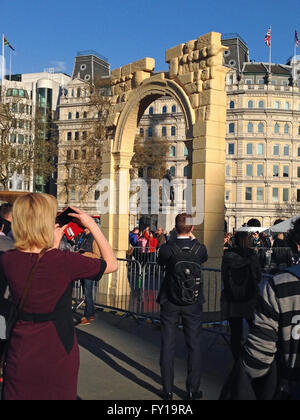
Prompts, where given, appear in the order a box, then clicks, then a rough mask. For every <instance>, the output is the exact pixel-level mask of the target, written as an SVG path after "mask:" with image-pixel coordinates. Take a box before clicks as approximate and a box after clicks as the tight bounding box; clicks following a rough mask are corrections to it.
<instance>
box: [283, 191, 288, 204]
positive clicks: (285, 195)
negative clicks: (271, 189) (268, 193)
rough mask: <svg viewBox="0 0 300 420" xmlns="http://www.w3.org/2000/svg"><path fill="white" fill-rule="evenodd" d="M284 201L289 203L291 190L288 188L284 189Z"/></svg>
mask: <svg viewBox="0 0 300 420" xmlns="http://www.w3.org/2000/svg"><path fill="white" fill-rule="evenodd" d="M282 201H284V202H285V203H286V202H287V201H289V189H288V188H283V189H282Z"/></svg>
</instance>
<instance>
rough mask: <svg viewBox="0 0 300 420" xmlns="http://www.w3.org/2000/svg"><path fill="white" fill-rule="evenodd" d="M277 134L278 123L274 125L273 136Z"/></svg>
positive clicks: (278, 130)
mask: <svg viewBox="0 0 300 420" xmlns="http://www.w3.org/2000/svg"><path fill="white" fill-rule="evenodd" d="M279 132H280V126H279V124H278V123H276V124H275V125H274V133H275V134H279Z"/></svg>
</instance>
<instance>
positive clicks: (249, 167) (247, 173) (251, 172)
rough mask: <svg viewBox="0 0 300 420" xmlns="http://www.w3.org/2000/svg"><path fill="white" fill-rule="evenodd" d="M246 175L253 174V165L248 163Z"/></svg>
mask: <svg viewBox="0 0 300 420" xmlns="http://www.w3.org/2000/svg"><path fill="white" fill-rule="evenodd" d="M246 176H253V166H252V165H246Z"/></svg>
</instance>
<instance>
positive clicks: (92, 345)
mask: <svg viewBox="0 0 300 420" xmlns="http://www.w3.org/2000/svg"><path fill="white" fill-rule="evenodd" d="M76 333H77V338H78V344H79V345H80V346H81V347H83V348H85V349H86V350H88V351H89V352H90V353H92V354H93V355H94V356H96V357H97V358H98V359H100V360H102V361H103V362H104V363H106V364H107V365H108V366H110V367H111V368H112V369H114V370H116V371H117V372H118V373H120V374H121V375H123V376H125V377H126V378H127V379H130V380H131V381H133V382H135V383H136V384H138V385H140V386H141V387H142V388H144V389H147V390H148V391H150V392H152V393H153V394H155V395H156V396H158V397H160V398H161V396H160V394H159V391H158V390H157V389H156V388H155V387H154V386H152V385H151V384H149V383H147V382H145V381H144V380H143V379H140V378H138V377H137V376H136V375H135V374H134V373H132V372H131V371H130V370H128V369H126V368H124V367H123V366H120V365H119V364H118V363H117V362H116V361H115V360H113V359H112V358H111V357H110V356H109V355H108V354H107V353H110V354H111V355H112V356H115V357H117V358H118V359H120V360H122V361H123V362H125V363H127V364H128V365H129V366H131V367H132V368H134V369H136V370H138V371H140V372H141V373H142V374H143V375H145V376H148V377H149V378H151V379H152V380H153V381H155V382H157V383H158V384H159V385H161V378H160V376H159V375H157V374H156V373H154V372H153V371H152V370H150V369H148V368H146V367H145V366H143V365H141V364H140V363H138V362H136V361H135V360H133V359H131V358H130V357H128V356H127V355H126V354H124V353H122V352H120V351H119V350H117V349H116V348H115V347H113V346H111V345H110V344H107V343H105V341H103V340H101V339H100V338H97V337H95V336H94V335H91V334H88V333H87V332H84V331H81V330H78V329H77V330H76ZM173 392H174V393H175V394H176V395H178V397H180V398H184V396H185V393H184V391H182V390H181V389H179V388H177V387H174V390H173Z"/></svg>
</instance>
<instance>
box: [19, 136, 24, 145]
mask: <svg viewBox="0 0 300 420" xmlns="http://www.w3.org/2000/svg"><path fill="white" fill-rule="evenodd" d="M18 143H19V144H23V143H24V136H23V134H18Z"/></svg>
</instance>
